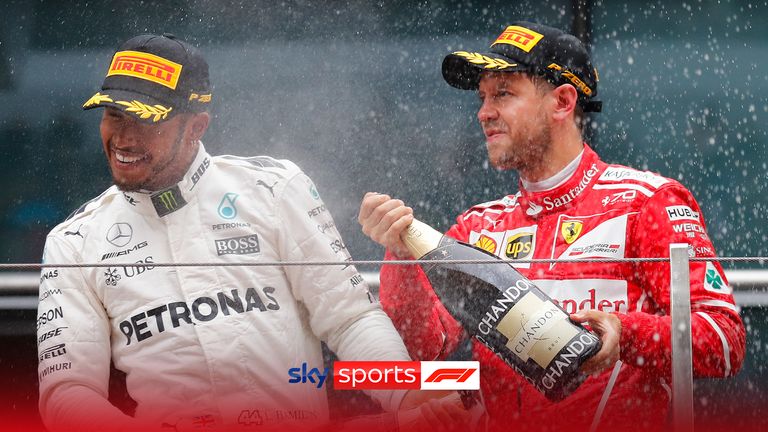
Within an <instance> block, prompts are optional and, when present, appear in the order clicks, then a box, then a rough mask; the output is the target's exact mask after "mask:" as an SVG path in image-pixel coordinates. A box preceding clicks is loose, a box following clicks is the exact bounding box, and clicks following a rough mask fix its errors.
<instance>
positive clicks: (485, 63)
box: [442, 22, 602, 112]
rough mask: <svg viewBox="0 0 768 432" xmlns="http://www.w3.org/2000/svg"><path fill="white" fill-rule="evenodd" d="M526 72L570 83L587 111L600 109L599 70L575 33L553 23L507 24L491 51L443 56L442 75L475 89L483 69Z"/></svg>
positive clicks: (550, 79)
mask: <svg viewBox="0 0 768 432" xmlns="http://www.w3.org/2000/svg"><path fill="white" fill-rule="evenodd" d="M489 71H495V72H526V73H530V74H534V75H541V76H543V77H545V78H546V79H547V80H548V81H550V82H551V83H553V84H555V85H560V84H571V85H573V86H574V87H575V88H576V91H577V93H578V94H579V104H580V105H581V106H582V108H583V109H584V111H593V112H599V111H600V110H601V109H602V102H600V101H596V100H594V97H595V96H597V82H598V76H597V70H596V69H595V68H594V67H593V66H592V62H591V60H590V56H589V52H588V51H587V49H586V47H585V46H584V45H583V44H582V43H581V41H579V40H578V39H577V38H576V37H574V36H572V35H569V34H567V33H564V32H563V31H561V30H558V29H556V28H553V27H548V26H545V25H541V24H534V23H528V22H517V23H513V24H512V25H510V26H508V27H507V28H506V29H505V30H504V32H502V33H501V35H500V36H499V37H498V38H496V40H495V41H494V42H493V44H491V49H490V52H487V53H480V52H471V51H456V52H454V53H451V54H448V55H447V56H446V57H445V59H443V66H442V72H443V78H444V79H445V81H446V82H447V83H448V84H450V85H452V86H453V87H456V88H459V89H462V90H475V89H477V88H478V85H479V83H480V75H481V74H482V73H483V72H489Z"/></svg>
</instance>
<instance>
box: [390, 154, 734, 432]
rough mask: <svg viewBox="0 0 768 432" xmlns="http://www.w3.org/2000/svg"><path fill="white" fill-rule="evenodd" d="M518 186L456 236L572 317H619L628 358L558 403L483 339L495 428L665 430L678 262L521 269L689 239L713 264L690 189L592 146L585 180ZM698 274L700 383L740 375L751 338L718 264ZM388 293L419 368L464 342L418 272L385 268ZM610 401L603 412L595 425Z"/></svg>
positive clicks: (458, 227) (698, 268) (582, 173)
mask: <svg viewBox="0 0 768 432" xmlns="http://www.w3.org/2000/svg"><path fill="white" fill-rule="evenodd" d="M520 189H521V190H520V192H518V193H517V194H515V195H509V196H507V197H504V198H502V199H500V200H498V201H493V202H489V203H485V204H480V205H477V206H474V207H472V208H470V209H469V210H468V211H466V212H465V213H464V214H462V215H461V216H459V217H458V218H457V219H456V224H455V225H453V226H452V227H451V228H450V229H449V230H448V232H447V233H446V235H448V236H450V237H453V238H455V239H457V240H460V241H463V242H467V243H470V244H474V245H476V246H479V247H481V248H483V249H485V250H487V251H489V252H492V253H494V254H495V255H497V256H499V257H500V258H502V259H505V260H510V261H512V262H513V265H514V266H515V267H516V268H517V269H518V270H519V271H520V272H522V273H523V274H524V275H525V276H527V277H528V278H529V279H531V280H533V281H534V282H535V284H536V285H537V286H538V287H539V288H541V289H542V290H543V291H544V292H546V293H547V294H548V295H549V296H551V297H552V298H553V299H554V300H556V301H557V302H558V303H559V304H560V305H561V306H562V307H563V308H564V309H565V310H566V311H567V312H569V313H573V312H576V311H578V310H582V309H598V310H602V311H606V312H610V313H615V314H616V315H617V316H618V317H619V319H620V320H621V325H622V332H621V342H620V348H621V355H620V359H621V361H620V362H617V364H616V365H615V366H614V367H613V368H608V369H607V370H605V371H603V372H602V373H600V374H599V375H595V376H592V377H590V378H588V379H587V380H586V381H585V382H584V383H583V384H582V385H581V387H579V388H578V390H577V391H576V392H574V393H573V394H572V395H571V396H569V397H568V398H566V399H565V400H563V401H561V402H559V403H552V402H549V401H548V400H547V399H546V398H545V397H544V396H543V395H542V394H541V393H539V392H538V391H537V390H536V389H535V388H534V387H533V386H531V385H530V384H528V383H527V382H526V381H525V380H524V379H523V378H521V377H520V376H519V375H517V374H516V373H515V372H514V371H513V370H512V369H511V368H510V367H508V366H507V365H506V364H505V363H504V362H503V361H502V360H501V359H500V358H498V357H497V356H495V355H494V354H493V353H492V352H491V351H490V350H488V349H487V348H486V347H485V346H484V345H482V344H481V343H480V342H478V341H477V340H474V339H473V357H474V358H475V359H476V360H478V361H480V363H481V377H482V379H481V390H482V394H483V398H484V401H485V404H486V408H487V410H488V413H489V415H490V418H491V424H492V425H495V426H496V428H494V429H508V428H510V427H514V429H515V430H537V431H538V430H560V431H562V430H568V431H574V430H576V431H578V430H588V429H589V428H590V426H591V424H592V422H593V421H597V422H598V423H597V426H598V429H597V430H612V429H614V430H628V429H633V430H634V429H637V430H658V429H661V428H663V427H664V426H665V424H666V422H667V413H668V405H669V400H670V395H669V389H670V386H669V384H670V383H671V369H672V368H671V355H670V352H671V344H672V342H671V334H670V293H669V285H670V280H669V279H670V267H669V263H668V262H628V261H625V262H576V263H573V262H572V263H534V264H531V263H517V264H514V261H515V260H523V259H570V260H573V259H581V258H585V259H586V258H636V257H668V256H669V245H670V244H671V243H688V244H689V245H690V247H689V251H688V252H689V256H691V257H694V256H695V257H714V256H715V250H714V247H713V246H712V243H711V241H710V239H709V237H708V236H707V233H706V229H705V225H704V220H703V217H702V215H701V211H700V209H699V206H698V204H697V203H696V201H695V200H694V198H693V196H692V195H691V193H690V192H689V191H688V190H687V189H686V188H685V187H684V186H682V185H681V184H680V183H679V182H677V181H674V180H671V179H668V178H664V177H661V176H658V175H656V174H653V173H650V172H643V171H637V170H634V169H631V168H627V167H624V166H620V165H610V164H606V163H605V162H603V161H601V160H600V159H599V157H598V156H597V154H596V153H595V152H594V151H592V149H590V148H589V146H587V145H585V148H584V152H583V153H582V156H581V161H580V162H579V164H578V168H577V169H576V171H575V173H573V174H572V175H571V176H570V178H568V179H567V180H566V181H564V182H563V183H562V184H560V185H559V186H556V187H554V188H553V189H550V190H547V191H543V192H530V191H526V190H525V189H524V188H523V186H522V185H521V186H520ZM387 257H388V259H391V258H393V256H392V255H391V254H390V253H389V252H388V253H387ZM690 270H691V273H690V282H691V292H690V294H691V312H692V316H691V321H692V338H693V373H694V376H696V377H727V376H731V375H734V374H735V373H736V372H737V371H738V370H739V368H740V367H741V364H742V360H743V358H744V349H745V330H744V326H743V323H742V321H741V319H740V317H739V314H738V311H737V308H736V306H735V304H734V300H733V296H732V293H731V289H730V288H729V286H728V282H727V281H726V279H725V276H724V274H723V270H722V268H721V266H720V264H719V263H718V262H716V261H692V262H691V265H690ZM380 295H381V303H382V305H383V306H384V309H385V311H386V312H387V313H388V314H389V315H390V317H391V318H392V320H393V322H394V323H395V326H396V327H397V328H398V331H399V332H400V334H401V336H403V339H404V341H405V343H406V346H407V347H408V350H409V352H410V353H411V356H412V357H413V359H414V360H432V359H443V358H446V357H447V356H449V355H450V354H451V353H452V352H453V351H455V350H456V348H457V346H458V345H459V344H460V343H461V342H462V340H463V338H464V337H465V333H463V331H462V329H461V326H460V325H459V324H458V323H457V322H456V321H455V320H454V319H453V318H452V317H451V315H450V314H449V313H448V312H447V311H446V309H445V307H443V305H442V304H440V302H439V301H438V299H437V297H436V295H435V293H434V292H433V291H432V289H431V287H430V284H429V281H428V280H427V278H426V276H425V275H424V273H423V272H422V270H421V268H420V267H419V266H417V265H405V266H397V265H385V266H383V267H382V271H381V293H380ZM612 373H613V375H615V377H614V378H615V382H614V383H612V384H611V383H610V381H611V380H610V377H611V375H612ZM601 398H605V399H606V404H605V407H604V410H603V412H602V414H601V415H596V414H597V412H598V405H599V403H600V400H601ZM596 417H598V418H596ZM563 428H565V429H563Z"/></svg>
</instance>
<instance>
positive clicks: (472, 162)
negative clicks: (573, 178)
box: [0, 0, 768, 426]
mask: <svg viewBox="0 0 768 432" xmlns="http://www.w3.org/2000/svg"><path fill="white" fill-rule="evenodd" d="M2 10H3V13H2V15H0V107H1V108H0V154H2V156H3V157H2V158H0V262H1V263H22V262H39V261H40V257H41V253H42V247H43V243H44V240H45V235H46V233H47V232H48V231H49V230H50V229H51V228H52V227H53V226H55V225H56V224H57V223H58V222H60V221H61V220H63V219H64V218H66V216H67V215H68V214H69V213H71V212H72V211H73V210H74V209H76V208H77V207H79V206H80V205H81V204H82V203H83V202H85V201H87V200H89V199H90V198H92V197H94V196H96V195H98V194H99V193H100V192H101V191H103V190H104V189H106V188H107V187H109V185H110V177H109V173H108V169H107V167H106V164H105V160H104V156H103V155H102V150H101V142H100V139H99V135H98V122H99V119H100V115H101V111H100V110H94V111H89V112H83V111H82V110H81V105H82V104H83V102H85V100H87V99H88V98H89V97H90V96H91V95H92V94H93V93H94V92H95V91H97V90H98V88H99V86H100V84H101V81H102V78H103V76H104V74H105V71H106V69H107V66H108V64H109V61H110V58H111V55H112V53H113V52H114V49H115V48H116V46H117V45H118V44H119V43H120V42H122V41H123V40H125V39H127V38H129V37H131V36H134V35H136V34H139V33H144V32H150V33H162V32H171V33H174V34H176V35H177V36H179V37H181V38H183V39H186V40H187V41H189V42H191V43H193V44H195V45H197V46H199V47H200V48H201V50H202V51H203V52H204V53H205V54H206V56H207V58H208V61H209V64H210V66H211V76H212V80H213V84H214V92H213V94H214V97H213V104H212V114H213V121H212V124H211V127H210V129H209V132H208V134H207V135H206V137H205V139H204V142H205V145H206V147H207V149H208V151H209V152H211V153H212V154H237V155H262V154H264V155H270V156H273V157H277V158H287V159H291V160H293V161H294V162H296V163H297V164H299V165H300V166H301V167H302V168H303V169H304V171H305V172H306V173H307V174H309V175H310V176H311V177H312V178H313V179H314V181H315V183H316V185H317V187H318V190H319V191H320V193H321V194H322V195H323V198H324V200H325V202H326V204H327V206H328V207H329V209H330V210H331V211H332V213H333V214H334V217H335V219H336V225H337V226H338V227H339V230H340V231H341V233H342V235H343V237H344V239H345V241H346V243H347V246H348V248H349V250H350V251H351V253H352V254H353V256H354V257H355V258H357V259H379V258H381V256H382V254H383V250H382V249H381V248H380V247H379V246H377V245H375V244H374V243H372V242H371V241H370V240H368V239H367V238H366V237H364V236H363V235H362V233H361V232H360V230H359V226H358V224H357V221H356V217H357V210H358V207H359V204H360V200H361V198H362V196H363V194H364V193H365V192H367V191H378V192H383V193H388V194H391V195H394V196H397V197H399V198H402V199H403V200H405V201H406V202H407V203H408V204H409V205H411V206H413V207H414V210H415V212H416V214H417V216H418V217H419V218H420V219H422V220H424V221H427V222H428V223H430V224H431V225H433V226H435V227H437V228H438V229H442V230H445V229H447V228H448V227H449V226H450V224H451V223H452V222H453V219H454V218H455V216H456V215H458V214H459V213H461V212H462V211H463V210H464V209H466V208H467V207H469V206H470V205H471V204H474V203H479V202H484V201H489V200H492V199H496V198H498V197H501V196H504V195H507V194H512V193H514V192H515V191H516V190H517V178H516V176H515V175H514V174H513V173H508V172H498V171H496V170H494V169H493V168H491V167H489V166H488V162H487V159H486V153H485V144H484V140H483V136H482V132H481V130H480V127H479V125H478V124H477V121H476V118H475V112H476V109H477V107H478V100H477V95H476V94H475V93H473V92H462V91H459V90H455V89H453V88H451V87H450V86H448V85H447V84H445V83H444V81H443V80H442V78H441V75H440V63H441V61H442V58H443V56H444V55H445V54H447V53H449V52H451V51H455V50H459V49H469V50H478V49H482V48H485V47H487V46H488V45H490V43H491V42H492V41H493V40H494V39H495V38H496V36H497V35H498V34H499V33H501V31H502V30H503V29H504V28H505V27H506V25H507V24H509V23H510V22H512V21H515V20H528V21H536V22H541V23H546V24H549V25H552V26H556V27H560V28H563V29H567V30H572V31H573V32H574V33H577V34H579V35H580V36H581V37H582V38H583V39H584V40H585V41H587V42H588V43H589V44H590V46H591V49H592V52H593V63H594V64H595V65H596V66H597V68H598V71H599V74H600V84H599V99H601V100H603V102H604V108H603V112H602V113H600V114H597V115H595V116H593V122H592V123H591V126H590V127H589V130H588V136H589V141H590V143H591V145H592V146H593V147H594V148H595V149H596V150H597V151H598V152H599V153H600V154H601V155H602V157H603V159H605V160H606V161H608V162H615V163H622V164H627V165H632V166H634V167H637V168H641V169H647V170H650V171H654V172H658V173H660V174H662V175H664V176H668V177H672V178H675V179H678V180H680V181H682V182H683V183H684V184H686V185H687V186H688V187H689V188H690V189H691V191H692V192H693V193H694V195H695V196H696V198H697V199H698V200H699V203H700V205H701V207H702V209H703V211H704V215H705V217H706V220H707V225H708V227H709V234H710V236H711V238H712V240H713V242H714V244H715V246H716V248H717V250H718V253H719V255H721V256H728V257H735V256H765V255H767V254H766V252H767V250H766V249H768V243H767V242H766V222H765V220H766V217H765V213H766V205H767V204H768V200H766V198H765V194H766V183H768V182H766V180H768V178H767V177H768V175H767V174H766V172H767V168H768V167H767V166H766V165H767V164H768V153H767V152H766V144H768V135H767V133H766V130H767V126H766V125H767V124H768V123H767V122H766V120H767V119H768V99H767V98H766V95H767V94H768V74H767V73H766V71H767V70H768V5H767V4H766V1H748V0H719V1H709V0H687V1H675V0H670V1H662V0H656V1H635V0H611V1H608V0H603V1H600V0H550V1H547V2H541V1H516V2H510V1H483V0H463V1H449V0H443V1H396V0H395V1H354V0H347V1H308V0H306V1H290V0H286V1H272V0H270V1H267V0H256V1H245V0H240V1H223V0H165V1H148V0H144V1H117V0H101V1H96V2H94V1H75V0H72V1H67V0H56V1H54V0H34V1H32V0H29V1H22V0H5V1H4V2H3V9H2ZM724 265H725V267H726V268H727V269H747V268H761V267H762V266H763V263H762V262H760V263H756V262H751V263H741V264H738V265H736V264H730V263H725V264H724ZM363 270H369V271H376V270H378V269H377V268H376V267H371V268H368V269H365V268H364V269H363ZM2 286H4V291H2V292H0V294H4V297H5V302H0V318H2V319H0V338H2V340H0V343H2V344H3V346H4V348H3V351H2V352H0V370H2V371H3V375H2V380H3V383H4V384H9V385H10V386H9V385H4V387H5V388H6V390H4V392H5V393H6V394H5V395H3V396H2V397H3V399H2V400H0V414H10V415H17V414H19V413H29V414H28V415H36V414H35V411H34V405H35V403H36V402H35V401H36V397H37V396H36V382H37V377H36V372H35V367H36V358H35V355H34V352H35V351H34V348H35V338H34V336H33V334H34V325H33V322H34V317H35V312H34V309H33V308H34V305H32V306H30V303H29V302H28V301H26V302H25V300H23V299H22V297H23V296H24V295H25V293H26V294H29V293H28V292H26V291H24V290H22V289H21V288H19V287H18V284H16V285H14V284H13V283H10V282H9V283H7V284H6V285H2ZM753 288H754V287H753ZM756 289H757V291H755V289H753V290H752V291H753V292H756V293H758V294H759V293H760V292H763V293H764V290H765V288H764V287H763V288H756ZM761 289H762V290H763V291H760V290H761ZM11 297H13V298H15V299H16V300H14V301H16V303H14V301H11V300H9V299H10V298H11ZM763 298H764V297H763ZM35 300H36V299H35ZM742 306H743V308H742V315H743V317H744V319H745V324H746V325H747V329H748V340H747V342H748V353H747V362H746V364H745V367H744V370H743V371H742V372H741V374H740V375H739V376H738V377H736V378H734V379H732V380H729V381H698V382H697V393H696V395H697V398H696V404H697V418H698V419H699V420H698V421H701V422H704V421H707V422H711V421H714V422H717V421H723V422H724V424H728V425H737V426H738V425H739V424H745V425H746V424H751V423H749V422H750V421H753V422H754V421H755V420H754V419H758V418H762V417H763V416H764V414H768V409H765V406H766V404H768V384H767V383H768V372H767V371H766V369H765V365H764V364H765V363H768V322H767V321H768V309H766V305H765V304H761V301H755V300H753V301H750V302H745V303H743V304H742ZM8 388H13V391H9V390H7V389H8ZM24 415H27V414H24ZM744 419H748V420H744ZM762 421H763V422H765V420H764V419H763V420H762ZM763 424H765V423H763Z"/></svg>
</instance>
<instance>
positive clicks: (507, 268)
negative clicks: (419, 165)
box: [401, 220, 601, 401]
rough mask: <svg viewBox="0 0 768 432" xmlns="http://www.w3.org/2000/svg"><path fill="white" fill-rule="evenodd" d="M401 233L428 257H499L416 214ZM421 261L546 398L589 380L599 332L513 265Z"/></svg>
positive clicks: (468, 321) (452, 307) (468, 324)
mask: <svg viewBox="0 0 768 432" xmlns="http://www.w3.org/2000/svg"><path fill="white" fill-rule="evenodd" d="M401 237H402V239H403V242H404V243H405V245H406V246H407V247H408V250H409V251H410V252H411V254H412V255H413V256H414V257H415V258H419V259H422V260H487V259H489V257H493V258H496V259H498V257H496V256H495V255H492V254H490V253H488V252H486V251H484V250H481V249H478V248H475V247H473V246H470V245H468V244H466V243H461V242H458V241H456V240H454V239H452V238H450V237H446V236H443V235H442V234H441V233H439V232H437V231H436V230H434V229H433V228H431V227H430V226H428V225H426V224H424V223H422V222H420V221H418V220H414V221H413V223H412V224H411V225H410V226H409V227H408V229H407V230H406V231H405V232H403V234H402V236H401ZM422 268H423V269H424V272H425V273H426V275H427V278H428V279H429V281H430V282H431V284H432V288H433V289H434V291H435V293H436V294H437V296H438V297H439V298H440V301H441V302H442V303H443V305H445V307H446V309H447V310H448V311H449V312H450V313H451V315H453V317H454V318H455V319H456V320H457V321H459V322H460V323H461V325H462V326H463V327H464V328H465V329H466V330H467V331H468V332H469V333H470V334H471V335H472V336H474V337H475V338H477V339H478V340H479V341H480V342H482V343H483V344H485V345H486V346H487V347H488V348H489V349H490V350H491V351H493V352H494V353H496V355H498V356H499V357H501V358H502V359H503V360H504V361H505V362H506V363H507V364H508V365H509V366H510V367H512V368H513V369H514V370H515V371H517V372H518V373H519V374H520V375H522V376H523V377H524V378H525V379H526V380H527V381H528V382H530V383H531V384H532V385H534V386H535V387H536V388H537V389H538V390H539V391H540V392H542V393H543V394H544V395H545V396H546V397H547V398H548V399H550V400H552V401H559V400H562V399H564V398H565V397H566V396H568V395H569V394H571V393H572V392H573V391H574V390H576V388H578V387H579V385H581V383H582V382H583V381H584V380H585V379H586V376H584V375H583V374H582V373H580V372H579V366H581V364H582V363H584V362H585V361H586V360H587V359H588V358H589V357H591V356H592V355H594V354H596V353H597V352H598V351H599V350H600V346H601V343H600V339H599V338H597V337H596V336H595V335H594V334H592V333H590V332H589V331H587V330H586V329H584V328H583V327H582V326H581V325H579V324H577V323H574V322H573V321H571V320H570V318H569V316H568V314H567V313H566V312H565V311H564V310H563V309H562V308H560V307H559V306H558V305H556V304H555V303H553V302H552V299H550V298H549V297H548V296H547V295H546V294H544V293H543V292H542V291H541V290H540V289H539V288H537V287H536V286H535V285H534V284H533V283H532V282H531V281H529V280H528V279H526V278H525V277H524V276H523V275H521V274H520V273H519V272H518V271H517V270H515V269H514V268H513V267H512V266H511V265H509V264H452V263H442V262H437V261H436V262H434V263H425V264H422Z"/></svg>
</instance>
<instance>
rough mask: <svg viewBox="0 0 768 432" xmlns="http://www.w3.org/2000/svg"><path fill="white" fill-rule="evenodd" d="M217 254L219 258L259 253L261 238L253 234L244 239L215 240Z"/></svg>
mask: <svg viewBox="0 0 768 432" xmlns="http://www.w3.org/2000/svg"><path fill="white" fill-rule="evenodd" d="M214 243H215V244H216V253H217V254H218V255H219V256H222V255H232V254H235V255H248V254H252V253H259V252H260V251H261V249H260V248H259V236H258V235H256V234H251V235H247V236H242V237H232V238H226V239H219V240H215V241H214Z"/></svg>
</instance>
